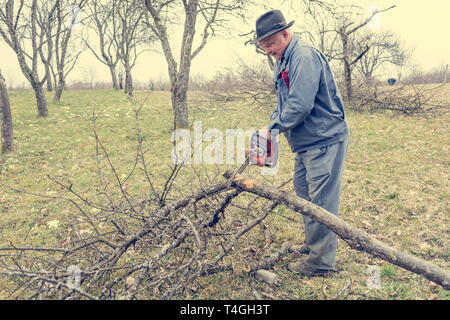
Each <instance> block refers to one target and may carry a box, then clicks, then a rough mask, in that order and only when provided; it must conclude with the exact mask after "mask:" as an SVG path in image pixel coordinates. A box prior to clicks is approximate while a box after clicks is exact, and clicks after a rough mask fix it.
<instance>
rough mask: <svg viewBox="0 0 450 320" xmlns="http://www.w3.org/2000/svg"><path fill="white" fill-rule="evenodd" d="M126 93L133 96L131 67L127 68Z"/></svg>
mask: <svg viewBox="0 0 450 320" xmlns="http://www.w3.org/2000/svg"><path fill="white" fill-rule="evenodd" d="M125 93H126V94H127V95H128V96H130V97H132V96H133V77H132V75H131V70H130V69H129V68H125Z"/></svg>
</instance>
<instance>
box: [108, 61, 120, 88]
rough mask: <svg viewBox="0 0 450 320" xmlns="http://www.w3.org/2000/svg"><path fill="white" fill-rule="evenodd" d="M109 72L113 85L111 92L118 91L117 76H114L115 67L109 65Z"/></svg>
mask: <svg viewBox="0 0 450 320" xmlns="http://www.w3.org/2000/svg"><path fill="white" fill-rule="evenodd" d="M109 72H110V73H111V81H112V85H113V90H119V83H118V81H117V74H116V66H114V65H109Z"/></svg>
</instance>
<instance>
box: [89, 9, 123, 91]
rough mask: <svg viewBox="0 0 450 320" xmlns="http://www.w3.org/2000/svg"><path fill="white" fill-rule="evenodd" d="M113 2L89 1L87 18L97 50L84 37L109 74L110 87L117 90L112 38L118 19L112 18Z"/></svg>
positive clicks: (115, 55)
mask: <svg viewBox="0 0 450 320" xmlns="http://www.w3.org/2000/svg"><path fill="white" fill-rule="evenodd" d="M113 5H114V2H107V3H102V2H99V1H91V2H90V3H89V4H88V6H87V8H88V10H89V11H90V16H91V19H90V20H89V21H90V23H89V27H90V30H93V31H94V32H95V33H96V35H97V37H98V51H97V50H95V47H94V46H93V45H92V43H90V41H89V40H88V39H87V36H86V37H85V44H86V46H87V47H88V48H89V50H90V51H91V52H92V53H93V54H94V56H95V57H96V58H97V59H98V60H99V61H100V62H101V63H103V64H104V65H106V66H107V67H108V69H109V71H110V74H111V81H112V87H113V89H114V90H119V82H118V80H117V71H116V67H117V63H118V62H119V52H118V49H117V45H116V41H115V40H114V39H115V38H116V36H117V33H118V26H117V23H118V19H114V12H113V8H114V6H113Z"/></svg>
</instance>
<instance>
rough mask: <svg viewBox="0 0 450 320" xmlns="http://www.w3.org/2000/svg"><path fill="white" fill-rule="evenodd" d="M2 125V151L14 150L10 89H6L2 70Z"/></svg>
mask: <svg viewBox="0 0 450 320" xmlns="http://www.w3.org/2000/svg"><path fill="white" fill-rule="evenodd" d="M0 125H1V132H2V134H1V140H2V153H6V152H13V151H14V144H13V124H12V115H11V106H10V104H9V97H8V90H7V89H6V84H5V78H3V75H2V73H1V71H0Z"/></svg>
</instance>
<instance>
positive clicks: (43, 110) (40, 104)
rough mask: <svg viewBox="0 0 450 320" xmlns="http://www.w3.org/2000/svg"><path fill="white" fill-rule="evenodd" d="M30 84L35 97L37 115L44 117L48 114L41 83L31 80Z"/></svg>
mask: <svg viewBox="0 0 450 320" xmlns="http://www.w3.org/2000/svg"><path fill="white" fill-rule="evenodd" d="M31 86H32V87H33V90H34V95H35V97H36V103H37V108H38V115H39V117H46V116H47V115H48V109H47V99H46V98H45V94H44V89H43V88H42V84H41V83H36V82H32V83H31Z"/></svg>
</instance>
